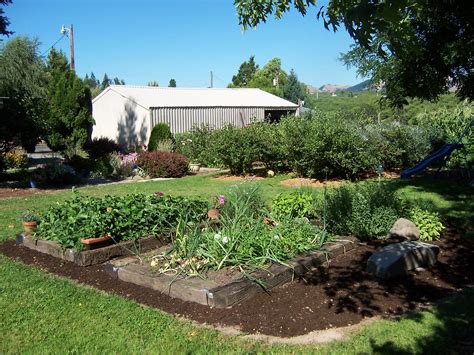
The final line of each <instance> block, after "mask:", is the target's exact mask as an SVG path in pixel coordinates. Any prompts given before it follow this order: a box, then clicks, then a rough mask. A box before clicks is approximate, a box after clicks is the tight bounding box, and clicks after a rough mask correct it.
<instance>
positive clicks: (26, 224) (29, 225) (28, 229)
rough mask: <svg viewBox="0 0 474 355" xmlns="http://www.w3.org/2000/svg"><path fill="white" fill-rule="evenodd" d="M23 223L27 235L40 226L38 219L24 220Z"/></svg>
mask: <svg viewBox="0 0 474 355" xmlns="http://www.w3.org/2000/svg"><path fill="white" fill-rule="evenodd" d="M22 224H23V229H24V231H25V234H27V235H30V234H32V233H33V232H34V231H35V229H36V227H38V222H36V221H28V222H26V221H23V222H22Z"/></svg>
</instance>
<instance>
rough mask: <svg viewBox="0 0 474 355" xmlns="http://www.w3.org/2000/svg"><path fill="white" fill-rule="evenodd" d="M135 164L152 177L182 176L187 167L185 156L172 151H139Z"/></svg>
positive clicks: (185, 172)
mask: <svg viewBox="0 0 474 355" xmlns="http://www.w3.org/2000/svg"><path fill="white" fill-rule="evenodd" d="M137 165H138V166H139V167H140V168H141V169H143V171H144V172H145V173H146V174H147V175H149V176H150V177H152V178H157V177H182V176H184V175H186V174H187V172H188V169H189V163H188V161H187V159H186V157H184V156H183V155H181V154H178V153H172V152H142V153H139V154H138V158H137Z"/></svg>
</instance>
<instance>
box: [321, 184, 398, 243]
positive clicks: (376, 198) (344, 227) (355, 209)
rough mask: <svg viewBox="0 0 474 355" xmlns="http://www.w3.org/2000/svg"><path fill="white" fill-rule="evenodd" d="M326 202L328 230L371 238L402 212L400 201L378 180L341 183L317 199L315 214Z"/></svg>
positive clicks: (377, 235) (382, 233) (388, 228)
mask: <svg viewBox="0 0 474 355" xmlns="http://www.w3.org/2000/svg"><path fill="white" fill-rule="evenodd" d="M324 202H325V203H326V213H327V224H328V227H329V229H330V231H331V232H333V233H335V234H339V235H354V236H356V237H358V238H360V239H373V238H378V237H382V236H384V235H386V233H387V232H388V231H389V230H390V227H391V226H392V225H393V223H394V222H395V221H396V220H397V218H398V217H400V216H401V215H402V212H403V203H402V201H401V199H400V198H399V197H398V196H397V195H396V194H395V193H394V192H392V191H390V190H388V189H387V188H385V186H384V185H383V184H378V183H373V182H371V183H359V184H354V185H348V184H347V185H342V186H340V187H338V188H335V189H331V190H329V191H328V192H327V197H326V199H325V201H318V206H317V207H316V209H317V211H318V213H319V215H321V214H322V211H323V206H322V204H323V203H324Z"/></svg>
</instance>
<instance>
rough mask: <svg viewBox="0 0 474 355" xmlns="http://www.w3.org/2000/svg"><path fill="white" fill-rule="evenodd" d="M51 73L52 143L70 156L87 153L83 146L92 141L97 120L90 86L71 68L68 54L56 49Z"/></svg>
mask: <svg viewBox="0 0 474 355" xmlns="http://www.w3.org/2000/svg"><path fill="white" fill-rule="evenodd" d="M47 68H48V72H49V74H50V80H49V87H48V94H49V100H50V110H51V112H50V115H49V117H48V118H47V120H46V124H45V136H44V138H45V140H46V142H47V143H48V146H49V147H50V148H51V149H52V150H54V151H59V152H61V153H62V154H63V155H65V157H66V158H68V159H71V158H73V157H74V156H76V155H78V156H81V155H83V153H84V151H83V150H82V147H83V145H84V144H85V143H86V142H87V141H88V140H90V135H91V133H92V123H93V119H92V116H91V113H92V102H91V92H90V89H89V87H88V86H87V85H86V84H85V83H84V82H83V81H82V80H81V79H80V78H79V77H78V76H77V75H76V73H75V72H74V71H71V70H70V69H69V64H68V61H67V59H66V56H65V55H64V53H62V52H57V51H56V50H55V49H54V48H53V49H52V50H51V51H50V54H49V57H48V63H47Z"/></svg>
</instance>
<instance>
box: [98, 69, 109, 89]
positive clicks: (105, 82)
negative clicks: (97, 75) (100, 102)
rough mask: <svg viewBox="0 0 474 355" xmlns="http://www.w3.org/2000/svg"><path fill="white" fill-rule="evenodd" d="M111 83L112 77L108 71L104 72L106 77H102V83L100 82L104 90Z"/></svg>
mask: <svg viewBox="0 0 474 355" xmlns="http://www.w3.org/2000/svg"><path fill="white" fill-rule="evenodd" d="M109 85H110V79H109V77H108V76H107V73H105V74H104V78H103V79H102V83H101V84H100V88H101V89H102V90H104V89H105V88H107V87H108V86H109Z"/></svg>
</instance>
